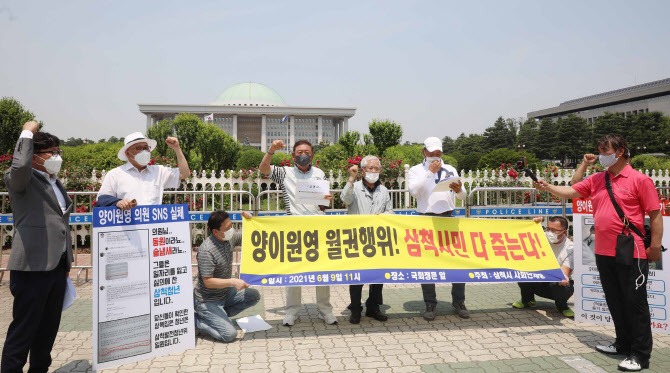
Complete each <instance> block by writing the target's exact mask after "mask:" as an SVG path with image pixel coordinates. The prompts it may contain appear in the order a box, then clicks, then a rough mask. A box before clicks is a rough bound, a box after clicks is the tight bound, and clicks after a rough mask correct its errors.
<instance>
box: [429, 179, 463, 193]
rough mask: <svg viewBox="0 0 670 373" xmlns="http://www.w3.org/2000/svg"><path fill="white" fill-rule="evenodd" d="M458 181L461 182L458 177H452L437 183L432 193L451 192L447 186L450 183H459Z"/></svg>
mask: <svg viewBox="0 0 670 373" xmlns="http://www.w3.org/2000/svg"><path fill="white" fill-rule="evenodd" d="M460 181H461V178H460V177H458V176H453V177H450V178H447V179H444V180H441V181H440V182H439V183H437V185H435V188H434V189H433V193H435V192H448V191H450V190H452V189H451V188H449V184H451V183H456V184H458V182H460Z"/></svg>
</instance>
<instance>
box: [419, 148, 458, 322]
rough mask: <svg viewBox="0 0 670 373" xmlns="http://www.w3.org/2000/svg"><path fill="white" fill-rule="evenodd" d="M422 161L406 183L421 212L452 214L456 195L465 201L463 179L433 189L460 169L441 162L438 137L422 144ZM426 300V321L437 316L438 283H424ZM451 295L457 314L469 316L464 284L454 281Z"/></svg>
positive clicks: (441, 215) (432, 214)
mask: <svg viewBox="0 0 670 373" xmlns="http://www.w3.org/2000/svg"><path fill="white" fill-rule="evenodd" d="M423 157H424V160H423V162H422V163H420V164H418V165H416V166H414V167H412V168H410V170H409V177H408V180H407V184H408V187H409V192H410V194H411V195H412V196H413V197H414V198H416V203H417V209H416V212H417V213H419V215H426V216H433V217H450V216H453V213H454V209H455V208H456V198H455V197H458V199H460V200H465V197H466V195H465V188H463V183H461V181H460V180H459V181H457V182H451V183H450V184H449V188H450V189H451V190H450V191H448V192H433V189H435V186H436V185H437V183H439V182H440V181H442V180H446V179H449V178H454V177H458V171H456V169H455V168H454V167H453V166H450V165H448V164H445V163H444V162H442V141H441V140H440V139H439V138H437V137H429V138H427V139H426V141H424V143H423ZM421 290H423V301H424V302H425V303H426V312H424V314H423V318H424V319H426V320H427V321H432V320H434V319H435V307H436V306H437V295H436V294H435V284H421ZM451 297H452V302H451V304H452V305H453V307H454V309H455V310H456V312H457V313H458V316H459V317H461V318H464V319H467V318H469V317H470V312H469V311H468V309H467V308H466V307H465V284H464V283H455V284H452V287H451Z"/></svg>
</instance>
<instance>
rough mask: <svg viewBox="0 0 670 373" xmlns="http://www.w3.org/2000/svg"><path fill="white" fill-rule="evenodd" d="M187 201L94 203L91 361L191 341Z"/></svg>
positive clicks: (140, 356) (119, 359) (144, 355)
mask: <svg viewBox="0 0 670 373" xmlns="http://www.w3.org/2000/svg"><path fill="white" fill-rule="evenodd" d="M188 217H189V216H188V206H187V205H152V206H138V207H135V208H133V209H131V210H127V211H123V210H119V209H117V208H116V207H107V208H95V209H94V210H93V256H92V258H93V274H94V275H93V289H94V291H93V369H94V370H98V369H105V368H109V367H113V366H117V365H122V364H127V363H131V362H136V361H140V360H146V359H151V358H154V357H157V356H162V355H167V354H170V353H173V352H178V351H183V350H186V349H190V348H194V347H195V333H194V324H193V321H194V320H193V283H192V280H191V278H192V277H191V272H192V270H191V240H190V230H189V222H188Z"/></svg>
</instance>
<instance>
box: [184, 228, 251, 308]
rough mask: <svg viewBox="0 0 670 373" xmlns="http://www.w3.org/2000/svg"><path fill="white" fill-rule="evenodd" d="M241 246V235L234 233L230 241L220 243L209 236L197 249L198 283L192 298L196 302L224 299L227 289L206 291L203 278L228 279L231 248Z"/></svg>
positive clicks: (230, 269)
mask: <svg viewBox="0 0 670 373" xmlns="http://www.w3.org/2000/svg"><path fill="white" fill-rule="evenodd" d="M241 244H242V233H241V232H235V234H234V235H233V238H232V239H231V240H230V241H221V240H219V239H218V238H216V237H214V235H213V234H210V235H209V237H207V238H206V239H205V240H204V241H203V242H202V245H200V248H198V255H197V259H198V282H197V283H196V284H195V287H194V288H193V296H194V297H195V299H196V300H197V301H198V302H201V303H204V302H218V301H222V300H225V299H226V292H227V290H228V289H226V288H223V289H208V288H207V287H205V283H204V282H203V281H202V278H203V277H214V278H222V279H229V278H231V275H232V271H233V248H234V247H235V246H239V245H241Z"/></svg>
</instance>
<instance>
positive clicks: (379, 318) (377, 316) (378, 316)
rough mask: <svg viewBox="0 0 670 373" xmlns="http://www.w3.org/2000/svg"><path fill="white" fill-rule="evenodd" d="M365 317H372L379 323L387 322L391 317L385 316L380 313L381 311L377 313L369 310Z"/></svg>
mask: <svg viewBox="0 0 670 373" xmlns="http://www.w3.org/2000/svg"><path fill="white" fill-rule="evenodd" d="M365 316H367V317H372V318H373V319H375V320H377V321H386V320H388V319H389V317H388V316H386V315H384V314H383V313H382V311H380V310H376V311H368V310H366V311H365ZM359 320H360V316H359Z"/></svg>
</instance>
